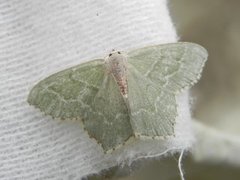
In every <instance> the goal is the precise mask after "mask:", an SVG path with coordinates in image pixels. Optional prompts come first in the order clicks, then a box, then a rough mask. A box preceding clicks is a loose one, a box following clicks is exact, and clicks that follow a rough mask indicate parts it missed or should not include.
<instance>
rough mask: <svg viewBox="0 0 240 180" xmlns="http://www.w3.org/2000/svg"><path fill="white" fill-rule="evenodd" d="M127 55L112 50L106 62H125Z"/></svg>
mask: <svg viewBox="0 0 240 180" xmlns="http://www.w3.org/2000/svg"><path fill="white" fill-rule="evenodd" d="M125 57H126V56H125V55H124V53H123V52H121V51H116V50H114V49H113V50H112V51H111V52H110V53H109V54H108V56H107V57H106V59H105V60H106V61H108V62H109V61H112V62H114V61H119V60H124V59H125Z"/></svg>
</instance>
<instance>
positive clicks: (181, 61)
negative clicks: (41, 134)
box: [28, 43, 207, 152]
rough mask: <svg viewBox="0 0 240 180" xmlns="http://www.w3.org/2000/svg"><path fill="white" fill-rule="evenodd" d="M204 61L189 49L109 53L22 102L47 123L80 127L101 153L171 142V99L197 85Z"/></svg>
mask: <svg viewBox="0 0 240 180" xmlns="http://www.w3.org/2000/svg"><path fill="white" fill-rule="evenodd" d="M206 60H207V51H206V50H205V49H204V48H203V47H201V46H199V45H197V44H193V43H172V44H164V45H155V46H149V47H144V48H140V49H136V50H132V51H130V52H128V53H123V52H119V51H113V52H111V53H110V54H109V55H108V56H107V57H106V58H105V59H96V60H92V61H89V62H86V63H83V64H80V65H77V66H74V67H72V68H69V69H66V70H63V71H61V72H58V73H56V74H53V75H51V76H50V77H48V78H46V79H44V80H42V81H41V82H39V83H38V84H37V85H35V86H34V87H33V89H32V90H31V92H30V94H29V96H28V102H29V104H31V105H34V106H35V107H37V108H39V109H40V110H41V111H43V112H44V113H45V114H47V115H50V116H52V117H53V118H60V119H78V120H80V121H82V123H83V125H84V129H85V130H86V131H87V132H88V134H89V136H90V137H93V138H94V139H96V141H97V142H98V143H100V144H101V145H102V148H103V150H104V151H105V152H106V151H110V150H114V149H115V148H116V147H118V146H120V145H122V144H124V143H125V142H126V141H127V140H128V139H129V138H130V137H136V138H158V137H163V138H164V137H168V136H173V135H174V125H175V121H176V117H177V103H176V95H177V94H178V93H179V92H180V91H181V90H183V89H186V88H189V87H190V86H192V85H193V84H194V83H196V82H197V80H198V79H199V78H200V75H201V71H202V68H203V66H204V63H205V61H206Z"/></svg>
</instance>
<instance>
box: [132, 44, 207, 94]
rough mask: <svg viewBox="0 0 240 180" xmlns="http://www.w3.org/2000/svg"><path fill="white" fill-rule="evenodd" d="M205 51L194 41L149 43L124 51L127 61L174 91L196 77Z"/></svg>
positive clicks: (205, 55)
mask: <svg viewBox="0 0 240 180" xmlns="http://www.w3.org/2000/svg"><path fill="white" fill-rule="evenodd" d="M206 60H207V51H206V50H205V49H204V48H203V47H201V46H200V45H197V44H194V43H172V44H164V45H156V46H149V47H145V48H141V49H137V50H134V51H131V52H129V53H128V63H130V64H132V65H133V66H134V67H135V68H136V69H137V70H138V71H139V73H140V74H142V75H143V76H145V77H146V78H148V79H149V80H151V81H152V82H153V83H156V84H157V85H158V86H159V87H161V88H163V89H164V90H166V91H171V92H173V93H176V92H178V91H181V90H182V89H184V88H187V87H190V86H191V85H192V84H194V83H195V82H197V80H198V79H199V78H200V75H201V72H202V68H203V66H204V63H205V61H206Z"/></svg>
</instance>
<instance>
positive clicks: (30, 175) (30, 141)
mask: <svg viewBox="0 0 240 180" xmlns="http://www.w3.org/2000/svg"><path fill="white" fill-rule="evenodd" d="M176 40H177V36H176V33H175V30H174V27H173V25H172V23H171V19H170V17H169V14H168V9H167V4H166V1H165V0H131V1H129V0H114V1H112V0H61V1H60V0H34V1H32V0H21V1H19V0H0V84H1V85H0V104H1V107H0V179H1V180H2V179H80V178H81V177H83V176H86V175H88V174H91V173H98V172H100V171H101V170H103V169H107V168H109V167H111V166H114V165H117V164H118V163H121V162H123V161H124V160H129V161H132V160H135V159H137V158H140V157H150V156H151V157H154V156H158V155H160V154H163V153H164V152H166V151H168V150H169V151H170V150H173V151H175V152H176V151H180V150H181V149H187V148H189V147H190V146H191V142H192V134H191V131H190V125H189V124H190V113H189V105H188V94H187V93H185V94H184V95H181V96H179V98H178V102H179V109H178V110H179V116H178V119H177V123H176V128H175V131H176V136H175V137H173V138H171V139H169V140H162V141H160V140H158V141H157V140H155V141H153V140H152V141H139V142H136V143H135V144H133V145H129V146H127V147H126V148H121V149H119V150H117V151H116V152H115V153H113V154H107V155H104V154H103V152H102V149H101V147H100V146H98V145H97V143H96V142H95V141H94V140H93V139H90V138H89V137H88V136H87V135H86V134H85V133H84V131H83V130H82V129H81V128H80V125H78V123H77V122H68V121H60V120H53V119H52V118H51V117H49V116H45V115H44V114H43V113H41V112H40V111H39V110H37V109H35V108H33V107H31V106H29V105H28V103H27V101H26V100H27V96H28V93H29V91H30V89H31V88H32V87H33V86H34V85H35V84H36V83H37V82H39V81H40V80H42V79H44V78H45V77H47V76H49V75H51V74H53V73H55V72H58V71H60V70H63V69H66V68H68V67H71V66H73V65H77V64H79V63H81V62H83V61H85V60H90V59H93V58H103V57H104V56H105V55H107V54H108V53H109V52H110V50H111V49H113V48H114V49H118V50H129V49H131V48H138V47H143V46H147V45H154V44H161V43H169V42H176ZM129 161H128V162H129Z"/></svg>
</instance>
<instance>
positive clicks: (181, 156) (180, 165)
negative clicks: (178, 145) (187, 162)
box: [178, 149, 185, 180]
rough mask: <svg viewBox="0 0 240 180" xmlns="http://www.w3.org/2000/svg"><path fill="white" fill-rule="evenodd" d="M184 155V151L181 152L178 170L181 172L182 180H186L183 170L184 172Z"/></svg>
mask: <svg viewBox="0 0 240 180" xmlns="http://www.w3.org/2000/svg"><path fill="white" fill-rule="evenodd" d="M183 154H184V149H183V150H182V151H181V154H180V156H179V159H178V169H179V172H180V177H181V180H185V178H184V175H183V170H182V158H183Z"/></svg>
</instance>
